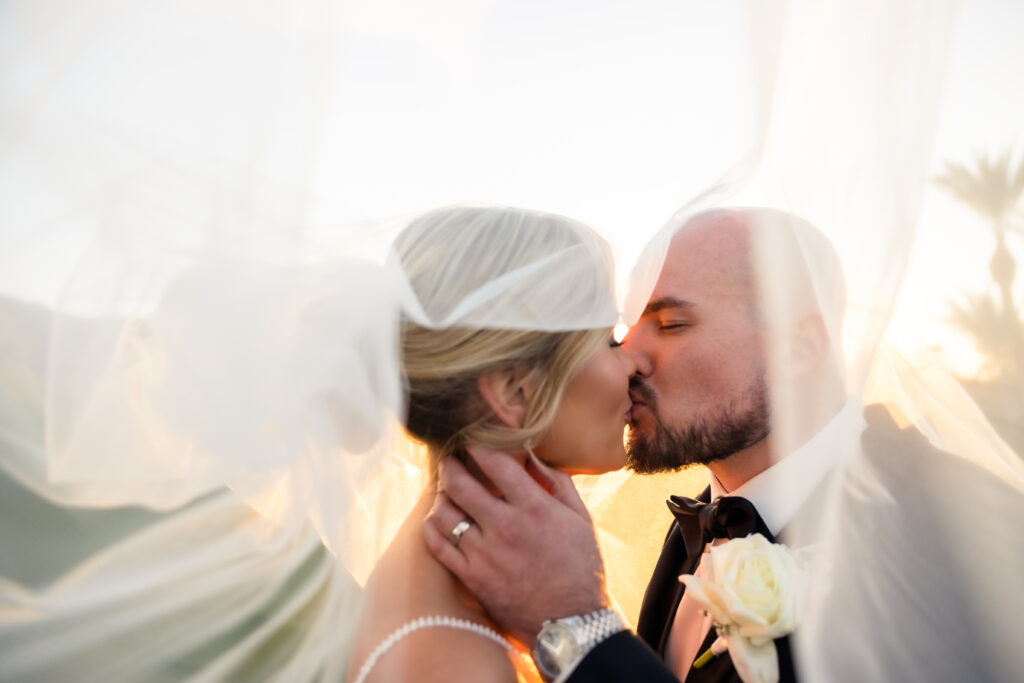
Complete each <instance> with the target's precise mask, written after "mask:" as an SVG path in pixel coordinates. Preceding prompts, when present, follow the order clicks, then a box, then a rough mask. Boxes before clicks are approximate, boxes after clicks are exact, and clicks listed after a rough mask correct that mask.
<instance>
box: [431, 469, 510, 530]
mask: <svg viewBox="0 0 1024 683" xmlns="http://www.w3.org/2000/svg"><path fill="white" fill-rule="evenodd" d="M503 457H504V458H505V459H510V458H508V456H503ZM520 469H522V468H521V467H520ZM438 479H439V481H440V484H441V490H442V491H444V493H445V494H446V495H447V497H448V498H450V499H451V502H452V503H454V504H455V505H456V506H457V507H459V508H461V509H462V510H464V511H465V513H466V515H468V516H469V517H471V518H472V519H473V520H475V521H476V522H478V523H479V524H481V525H482V527H483V528H484V529H487V528H489V527H490V526H491V525H492V524H493V523H494V522H495V520H496V519H497V518H498V517H500V515H501V508H502V506H504V505H505V502H504V501H502V500H501V499H500V498H498V497H496V496H495V495H494V494H493V493H491V492H490V491H488V490H487V489H486V488H484V486H483V484H481V483H480V482H479V481H477V480H476V478H475V477H473V475H471V474H470V473H469V472H468V471H467V470H466V468H465V466H464V465H463V464H462V463H461V462H459V461H458V460H457V459H455V458H445V459H444V461H443V462H442V463H441V467H440V471H439V474H438ZM435 505H436V503H435Z"/></svg>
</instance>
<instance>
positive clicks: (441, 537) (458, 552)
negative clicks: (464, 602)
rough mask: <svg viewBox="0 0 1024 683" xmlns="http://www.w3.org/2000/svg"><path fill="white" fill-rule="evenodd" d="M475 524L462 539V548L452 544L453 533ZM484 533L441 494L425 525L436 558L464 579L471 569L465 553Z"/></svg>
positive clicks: (425, 536) (424, 534)
mask: <svg viewBox="0 0 1024 683" xmlns="http://www.w3.org/2000/svg"><path fill="white" fill-rule="evenodd" d="M463 520H465V521H468V522H470V523H471V526H470V528H469V529H467V530H466V532H465V533H464V534H462V537H461V538H460V539H459V542H458V544H457V545H456V544H455V543H452V537H451V534H452V530H453V529H455V526H456V525H457V524H458V523H459V522H461V521H463ZM479 534H480V530H479V529H478V528H477V527H476V525H475V524H472V520H471V519H469V517H468V516H467V515H466V513H465V512H463V511H462V510H460V509H459V508H458V507H457V506H456V505H455V504H454V503H452V502H451V500H450V499H449V498H448V497H447V496H446V495H445V494H444V493H438V494H437V497H436V498H435V499H434V505H433V507H431V509H430V512H428V513H427V517H426V519H425V520H424V521H423V540H424V541H426V543H427V547H428V548H429V549H430V551H431V552H432V553H433V554H434V556H435V557H436V558H437V559H438V560H439V561H440V562H441V564H443V565H444V566H445V567H447V568H448V569H449V570H450V571H452V572H453V573H454V574H455V575H456V576H462V575H463V574H464V573H465V572H466V570H467V569H468V564H469V563H468V560H467V559H466V555H465V554H463V550H464V549H465V548H466V547H467V546H470V545H472V543H473V541H474V538H475V537H477V536H478V535H479Z"/></svg>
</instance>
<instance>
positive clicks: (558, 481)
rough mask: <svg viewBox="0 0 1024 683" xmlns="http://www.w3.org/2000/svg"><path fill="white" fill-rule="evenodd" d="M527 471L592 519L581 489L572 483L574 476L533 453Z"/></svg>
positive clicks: (571, 507) (546, 488) (556, 497)
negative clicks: (584, 502)
mask: <svg viewBox="0 0 1024 683" xmlns="http://www.w3.org/2000/svg"><path fill="white" fill-rule="evenodd" d="M526 472H527V474H529V475H530V476H531V477H533V478H534V480H536V481H537V482H538V483H539V484H540V485H541V486H543V487H544V489H545V490H546V491H547V492H548V493H549V494H551V496H552V497H553V498H555V499H556V500H557V501H559V502H560V503H562V504H563V505H565V506H567V507H569V508H570V509H571V510H573V511H574V512H576V514H578V515H579V516H581V517H583V518H584V519H590V512H589V511H588V510H587V506H586V505H584V504H583V499H582V498H580V494H579V491H577V490H576V486H575V485H574V484H573V483H572V477H570V476H569V475H568V474H566V473H565V472H562V471H561V470H556V469H555V468H553V467H551V466H550V465H546V464H544V463H543V462H541V460H540V458H538V457H537V456H535V455H531V456H530V458H529V459H528V460H527V461H526Z"/></svg>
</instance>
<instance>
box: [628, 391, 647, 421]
mask: <svg viewBox="0 0 1024 683" xmlns="http://www.w3.org/2000/svg"><path fill="white" fill-rule="evenodd" d="M629 400H630V401H631V403H630V406H629V412H627V413H626V420H627V422H630V423H632V422H633V421H634V420H635V419H636V413H637V410H638V409H639V408H646V407H647V403H645V402H644V401H643V400H642V399H640V398H638V397H637V395H636V394H634V393H633V392H632V391H631V392H629Z"/></svg>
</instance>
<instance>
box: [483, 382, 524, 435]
mask: <svg viewBox="0 0 1024 683" xmlns="http://www.w3.org/2000/svg"><path fill="white" fill-rule="evenodd" d="M526 374H527V372H526V370H524V369H523V368H515V367H511V368H501V369H498V370H490V371H488V372H485V373H483V374H482V375H480V377H478V378H477V387H478V389H479V390H480V396H482V397H483V399H484V402H486V403H487V405H488V407H489V408H490V409H491V411H492V412H494V414H495V415H496V416H497V417H498V419H499V420H501V421H502V422H503V423H505V424H506V425H508V426H509V427H521V426H522V424H523V418H524V417H525V416H526V406H527V403H528V402H529V400H530V387H529V386H527V383H526V381H525V380H526Z"/></svg>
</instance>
